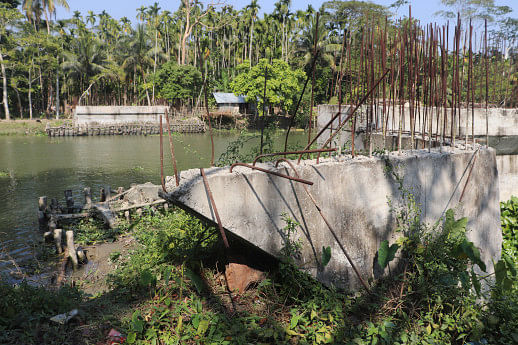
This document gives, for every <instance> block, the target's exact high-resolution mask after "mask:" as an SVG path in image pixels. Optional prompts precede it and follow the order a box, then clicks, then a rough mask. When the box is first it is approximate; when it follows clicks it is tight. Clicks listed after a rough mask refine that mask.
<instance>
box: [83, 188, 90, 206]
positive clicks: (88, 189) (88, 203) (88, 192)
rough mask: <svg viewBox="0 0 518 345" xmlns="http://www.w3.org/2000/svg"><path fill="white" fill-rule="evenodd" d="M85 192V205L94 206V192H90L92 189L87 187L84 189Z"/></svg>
mask: <svg viewBox="0 0 518 345" xmlns="http://www.w3.org/2000/svg"><path fill="white" fill-rule="evenodd" d="M83 192H84V193H85V205H91V204H92V192H91V190H90V187H85V189H83Z"/></svg>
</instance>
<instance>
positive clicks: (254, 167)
mask: <svg viewBox="0 0 518 345" xmlns="http://www.w3.org/2000/svg"><path fill="white" fill-rule="evenodd" d="M236 166H242V167H247V168H250V169H253V170H259V171H262V172H265V173H267V174H271V175H275V176H279V177H283V178H285V179H288V180H292V181H295V182H300V183H304V184H309V185H310V186H312V185H313V182H311V181H308V180H303V179H301V178H296V177H292V176H289V175H284V174H281V173H278V172H276V171H271V170H267V169H263V168H259V167H256V166H253V165H250V164H246V163H234V164H232V166H231V167H230V172H232V169H234V167H236Z"/></svg>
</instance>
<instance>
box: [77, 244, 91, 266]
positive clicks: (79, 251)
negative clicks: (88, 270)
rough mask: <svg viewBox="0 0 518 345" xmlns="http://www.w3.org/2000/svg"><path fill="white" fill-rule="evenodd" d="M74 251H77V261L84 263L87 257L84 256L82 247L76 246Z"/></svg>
mask: <svg viewBox="0 0 518 345" xmlns="http://www.w3.org/2000/svg"><path fill="white" fill-rule="evenodd" d="M76 253H77V258H78V261H79V262H80V263H81V264H83V265H84V264H86V263H87V262H88V258H87V257H86V254H85V251H84V249H83V247H81V246H79V247H77V250H76Z"/></svg>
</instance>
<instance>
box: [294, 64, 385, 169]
mask: <svg viewBox="0 0 518 345" xmlns="http://www.w3.org/2000/svg"><path fill="white" fill-rule="evenodd" d="M388 72H390V69H387V70H386V71H385V73H383V75H382V76H381V78H379V79H378V81H377V82H376V83H375V84H374V86H373V87H372V88H371V89H370V90H369V92H367V94H366V95H365V96H363V98H362V99H361V100H360V102H358V104H357V105H356V107H355V108H354V109H353V111H351V112H350V113H349V115H347V117H346V118H345V120H344V121H343V122H342V123H341V124H340V125H339V126H338V128H337V130H336V131H335V132H334V133H333V134H331V135H330V137H329V139H327V140H326V142H325V143H324V145H322V147H325V146H327V144H329V142H330V141H331V140H332V139H333V138H334V136H335V135H336V133H338V132H339V131H340V130H341V129H342V127H343V126H344V125H345V124H346V123H347V121H349V119H350V118H351V117H352V116H353V115H354V113H356V111H357V110H358V109H359V108H360V106H361V105H362V104H363V103H364V102H365V101H366V100H367V99H368V98H369V97H370V95H371V94H372V92H374V90H375V89H376V88H377V87H378V85H379V83H380V82H381V81H382V80H383V79H384V78H385V77H386V76H387V74H388ZM340 115H341V114H340V113H339V112H338V113H336V115H335V116H333V117H332V118H331V120H329V122H328V123H327V124H326V125H325V126H324V128H322V129H321V130H320V132H318V134H317V135H316V136H315V137H314V138H313V140H311V142H310V143H309V144H308V145H307V146H306V147H305V148H304V150H307V149H309V148H310V147H311V145H313V143H314V142H315V141H316V140H317V139H318V138H319V137H320V136H321V135H322V133H324V132H325V131H326V130H327V127H329V126H330V125H331V124H332V123H333V122H334V121H335V120H336V119H337V118H338V116H340ZM300 159H301V157H299V160H298V161H299V162H300Z"/></svg>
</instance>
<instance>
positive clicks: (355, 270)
mask: <svg viewBox="0 0 518 345" xmlns="http://www.w3.org/2000/svg"><path fill="white" fill-rule="evenodd" d="M280 162H285V163H287V164H288V165H289V166H290V168H291V169H292V170H293V173H294V174H295V176H297V178H300V176H299V173H298V172H297V169H295V167H294V166H293V164H292V163H291V162H290V161H289V160H287V159H285V158H281V159H279V160H277V162H276V163H275V167H277V166H279V163H280ZM302 187H303V188H304V191H305V192H306V194H307V195H308V196H309V199H310V200H311V202H312V203H313V205H315V207H316V209H317V210H318V213H320V216H321V217H322V219H323V220H324V222H325V223H326V225H327V228H328V229H329V231H330V232H331V234H332V235H333V237H334V239H335V241H336V243H338V246H340V249H341V250H342V252H343V253H344V255H345V257H346V258H347V261H349V264H350V265H351V267H352V268H353V270H354V273H356V276H357V277H358V279H359V280H360V282H361V284H362V285H363V287H364V288H365V290H366V291H367V292H368V293H370V290H369V286H368V285H367V283H366V282H365V281H364V280H363V278H362V277H361V275H360V272H359V271H358V269H357V268H356V265H355V264H354V262H353V260H352V259H351V257H350V256H349V254H348V253H347V251H346V250H345V248H344V246H343V245H342V243H341V242H340V240H339V238H338V236H337V235H336V232H335V231H334V229H333V227H332V226H331V224H329V221H328V220H327V218H326V217H325V216H324V213H323V212H322V209H321V208H320V206H318V204H317V202H316V200H315V198H314V197H313V195H312V194H311V193H310V192H309V190H308V188H307V187H306V186H304V185H303V186H302Z"/></svg>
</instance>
